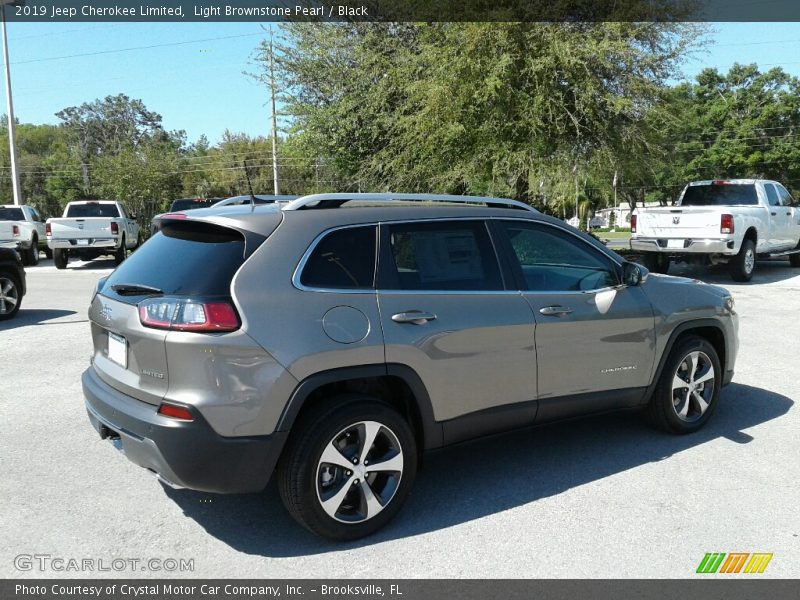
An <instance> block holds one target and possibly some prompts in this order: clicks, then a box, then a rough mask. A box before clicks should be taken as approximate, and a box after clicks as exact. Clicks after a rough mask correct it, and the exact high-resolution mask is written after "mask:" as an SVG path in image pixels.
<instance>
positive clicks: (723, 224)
mask: <svg viewBox="0 0 800 600" xmlns="http://www.w3.org/2000/svg"><path fill="white" fill-rule="evenodd" d="M719 232H720V233H733V215H721V216H720V218H719Z"/></svg>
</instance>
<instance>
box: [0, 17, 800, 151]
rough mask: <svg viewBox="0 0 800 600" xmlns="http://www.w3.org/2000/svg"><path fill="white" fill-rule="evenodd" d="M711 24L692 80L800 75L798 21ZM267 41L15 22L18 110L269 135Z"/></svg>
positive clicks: (233, 26)
mask: <svg viewBox="0 0 800 600" xmlns="http://www.w3.org/2000/svg"><path fill="white" fill-rule="evenodd" d="M710 27H711V33H710V34H709V36H708V39H709V42H710V43H709V44H708V46H707V49H706V50H704V51H701V52H698V53H696V54H695V55H694V56H693V57H691V58H689V59H688V60H687V62H686V64H685V65H684V72H685V75H686V77H687V78H689V79H691V78H692V77H693V76H694V75H696V74H697V73H698V72H699V71H700V70H702V69H703V68H705V67H716V68H717V69H719V70H721V71H727V69H728V68H729V67H730V66H731V65H732V64H734V63H736V62H740V63H752V62H755V63H758V64H759V66H761V67H764V68H765V69H766V68H770V67H773V66H781V67H783V68H784V69H785V70H786V71H787V72H789V73H791V74H792V75H797V76H800V23H712V24H710ZM266 35H267V33H266V32H265V31H264V29H263V28H262V27H261V26H260V25H258V24H257V23H188V22H182V23H52V22H51V23H41V24H40V23H19V22H14V23H9V24H8V40H9V41H8V43H9V55H10V60H11V77H12V89H13V92H14V111H15V114H16V117H17V119H18V120H19V121H20V122H22V123H36V124H40V123H57V122H58V119H57V118H56V117H55V113H56V112H58V111H59V110H61V109H62V108H65V107H68V106H76V105H80V104H82V103H84V102H91V101H92V100H94V99H96V98H103V97H105V96H107V95H116V94H119V93H123V94H126V95H128V96H130V97H132V98H139V99H141V100H143V101H144V103H145V105H146V106H147V108H148V109H150V110H153V111H156V112H158V113H159V114H161V115H162V116H163V125H164V127H165V128H166V129H170V130H172V129H183V130H185V131H186V133H187V136H188V141H189V142H195V141H196V140H197V139H198V138H199V137H200V135H202V134H205V135H206V136H207V137H208V139H209V141H211V143H212V144H213V143H217V142H218V141H219V140H220V138H221V136H222V134H223V132H224V131H225V130H226V129H229V130H231V131H233V132H244V133H247V134H249V135H251V136H256V135H264V136H266V135H268V134H269V132H270V112H269V104H268V100H269V96H268V90H267V88H266V87H265V86H263V85H260V84H258V83H257V82H255V81H254V80H253V79H252V78H250V77H248V76H246V75H245V74H244V72H245V71H253V70H254V65H253V62H252V58H253V53H254V51H255V50H256V48H257V47H258V44H259V42H260V40H262V39H265V37H266ZM0 107H2V108H0V112H5V110H3V109H4V108H5V103H4V102H3V100H2V99H0Z"/></svg>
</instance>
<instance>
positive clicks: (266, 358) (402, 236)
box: [83, 194, 738, 540]
mask: <svg viewBox="0 0 800 600" xmlns="http://www.w3.org/2000/svg"><path fill="white" fill-rule="evenodd" d="M89 316H90V319H91V331H92V336H93V338H94V354H93V357H92V361H91V366H90V367H89V368H88V369H87V370H86V371H85V373H84V374H83V390H84V394H85V396H86V407H87V409H88V412H89V418H90V420H91V422H92V424H93V425H94V427H95V429H97V431H98V432H99V433H100V436H101V437H102V438H110V439H112V440H115V441H116V445H117V446H118V447H121V448H122V449H123V450H124V452H125V455H126V456H127V457H128V458H129V459H130V460H131V461H132V462H134V463H135V464H137V465H141V466H143V467H145V468H147V469H149V470H151V471H152V472H154V473H155V474H156V475H157V476H158V477H159V479H161V480H162V481H163V482H165V483H167V484H170V485H172V486H176V487H187V488H192V489H195V490H202V491H207V492H219V493H233V492H237V493H238V492H257V491H260V490H262V489H263V488H264V487H265V486H266V484H267V482H268V481H269V479H270V477H271V476H272V474H273V472H274V471H277V480H278V487H279V489H280V494H281V497H282V499H283V502H284V504H285V505H286V508H287V509H288V510H289V512H290V513H291V514H292V516H293V517H294V518H296V519H297V520H298V521H299V522H300V523H302V524H303V525H304V526H305V527H307V528H308V529H310V530H311V531H313V532H315V533H317V534H319V535H322V536H325V537H328V538H333V539H338V540H346V539H355V538H358V537H361V536H365V535H368V534H370V533H372V532H374V531H376V530H377V529H379V528H381V527H382V526H383V525H385V524H386V523H387V522H388V521H389V520H391V519H392V518H393V517H394V516H395V515H396V514H397V512H398V511H399V510H400V508H401V505H402V503H403V501H404V500H405V499H406V496H407V495H408V493H409V491H410V489H411V486H412V484H413V482H414V477H415V474H416V471H417V466H418V463H419V459H420V456H421V454H422V453H423V451H426V450H431V449H434V448H439V447H442V446H447V445H450V444H455V443H458V442H461V441H464V440H468V439H472V438H476V437H479V436H484V435H487V434H493V433H497V432H500V431H505V430H510V429H513V428H517V427H525V426H529V425H535V424H539V423H544V422H550V421H554V420H558V419H564V418H569V417H574V416H577V415H585V414H591V413H598V412H603V411H609V410H614V409H637V408H641V409H644V411H645V412H646V414H647V416H648V417H649V419H650V420H651V421H652V423H653V424H654V425H656V426H657V427H659V428H661V429H664V430H667V431H670V432H674V433H690V432H692V431H695V430H697V429H699V428H700V427H702V426H703V425H704V424H705V423H706V422H707V421H708V419H709V418H710V417H711V414H712V413H713V412H714V409H715V408H716V405H717V403H718V399H719V394H720V389H721V388H722V387H723V386H724V385H726V384H727V383H729V382H730V380H731V378H732V376H733V368H734V362H735V360H736V351H737V345H738V342H737V316H736V313H735V312H734V305H733V300H732V298H731V296H730V294H729V293H728V292H727V291H726V290H724V289H722V288H719V287H715V286H712V285H706V284H703V283H700V282H697V281H691V280H688V279H680V278H675V277H668V276H662V275H657V274H652V273H648V272H647V270H646V269H645V268H643V267H641V266H639V265H636V264H633V263H629V262H625V261H624V260H623V259H621V258H620V257H619V256H618V255H617V254H615V253H614V252H611V251H609V250H607V249H606V248H605V247H604V246H603V245H602V244H600V243H598V242H596V241H595V240H594V239H592V238H591V237H589V236H586V235H584V234H582V233H580V232H578V231H576V230H575V229H573V228H571V227H569V226H567V225H565V224H564V223H562V222H561V221H558V220H556V219H553V218H550V217H547V216H544V215H542V214H540V213H538V212H537V211H535V210H532V209H530V208H529V207H528V206H527V205H524V204H522V203H519V202H515V201H513V200H505V199H500V198H476V197H461V196H436V195H411V194H320V195H315V196H305V197H303V198H299V199H297V200H294V201H292V202H289V203H276V204H273V205H267V206H255V207H251V206H242V207H240V208H234V209H231V208H228V209H226V210H224V211H219V210H218V209H214V208H208V209H200V210H196V211H192V212H191V213H189V214H175V215H169V216H168V217H167V218H165V220H164V221H163V222H162V223H161V230H160V232H159V233H158V234H157V235H155V236H154V237H153V238H151V240H149V241H148V242H147V243H146V244H145V245H144V246H143V247H142V248H141V249H140V250H138V251H137V252H136V253H134V254H133V255H132V256H131V257H130V258H129V259H128V260H126V261H125V262H124V263H122V265H120V267H118V268H117V270H116V271H114V273H113V274H112V275H111V276H110V277H108V278H107V280H103V281H101V282H100V283H99V284H98V286H97V291H96V294H95V295H94V298H93V299H92V303H91V307H90V309H89Z"/></svg>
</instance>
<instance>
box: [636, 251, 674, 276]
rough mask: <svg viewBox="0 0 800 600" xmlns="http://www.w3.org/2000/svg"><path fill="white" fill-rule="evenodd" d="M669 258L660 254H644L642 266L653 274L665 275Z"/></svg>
mask: <svg viewBox="0 0 800 600" xmlns="http://www.w3.org/2000/svg"><path fill="white" fill-rule="evenodd" d="M669 263H670V260H669V256H667V255H666V254H661V253H660V252H644V253H643V254H642V264H643V265H644V266H645V267H647V270H648V271H651V272H653V273H666V272H667V271H669Z"/></svg>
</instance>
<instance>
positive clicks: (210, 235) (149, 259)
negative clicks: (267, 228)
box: [102, 223, 254, 304]
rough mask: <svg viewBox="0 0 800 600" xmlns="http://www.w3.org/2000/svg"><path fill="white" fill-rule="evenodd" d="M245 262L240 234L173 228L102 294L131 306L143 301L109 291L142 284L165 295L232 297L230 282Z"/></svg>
mask: <svg viewBox="0 0 800 600" xmlns="http://www.w3.org/2000/svg"><path fill="white" fill-rule="evenodd" d="M253 250H254V248H253ZM250 253H252V252H250ZM244 260H245V240H244V237H243V236H242V234H240V233H239V232H238V231H235V230H233V229H228V228H225V227H219V226H216V225H211V224H207V223H170V224H167V225H164V226H163V228H162V229H161V231H159V232H158V233H157V234H156V235H154V236H153V237H152V238H150V239H149V240H148V241H147V243H146V244H144V245H143V246H142V247H141V248H139V249H138V250H137V251H136V252H134V253H133V254H132V255H131V256H130V258H128V259H127V260H126V261H125V262H123V263H122V264H121V265H120V266H119V267H118V268H117V270H116V271H114V272H113V273H112V274H111V276H110V277H109V278H108V281H106V284H105V285H104V287H103V292H102V293H103V295H104V296H108V297H109V298H114V299H115V300H120V301H122V302H127V303H129V304H134V303H136V302H139V301H140V300H141V296H131V295H125V296H121V295H119V294H117V293H116V292H114V291H113V290H112V289H111V286H113V285H116V284H127V285H143V286H148V287H153V288H156V289H159V290H161V291H162V292H164V295H166V296H230V288H231V280H232V279H233V276H234V274H235V273H236V271H238V270H239V267H241V266H242V263H243V262H244Z"/></svg>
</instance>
